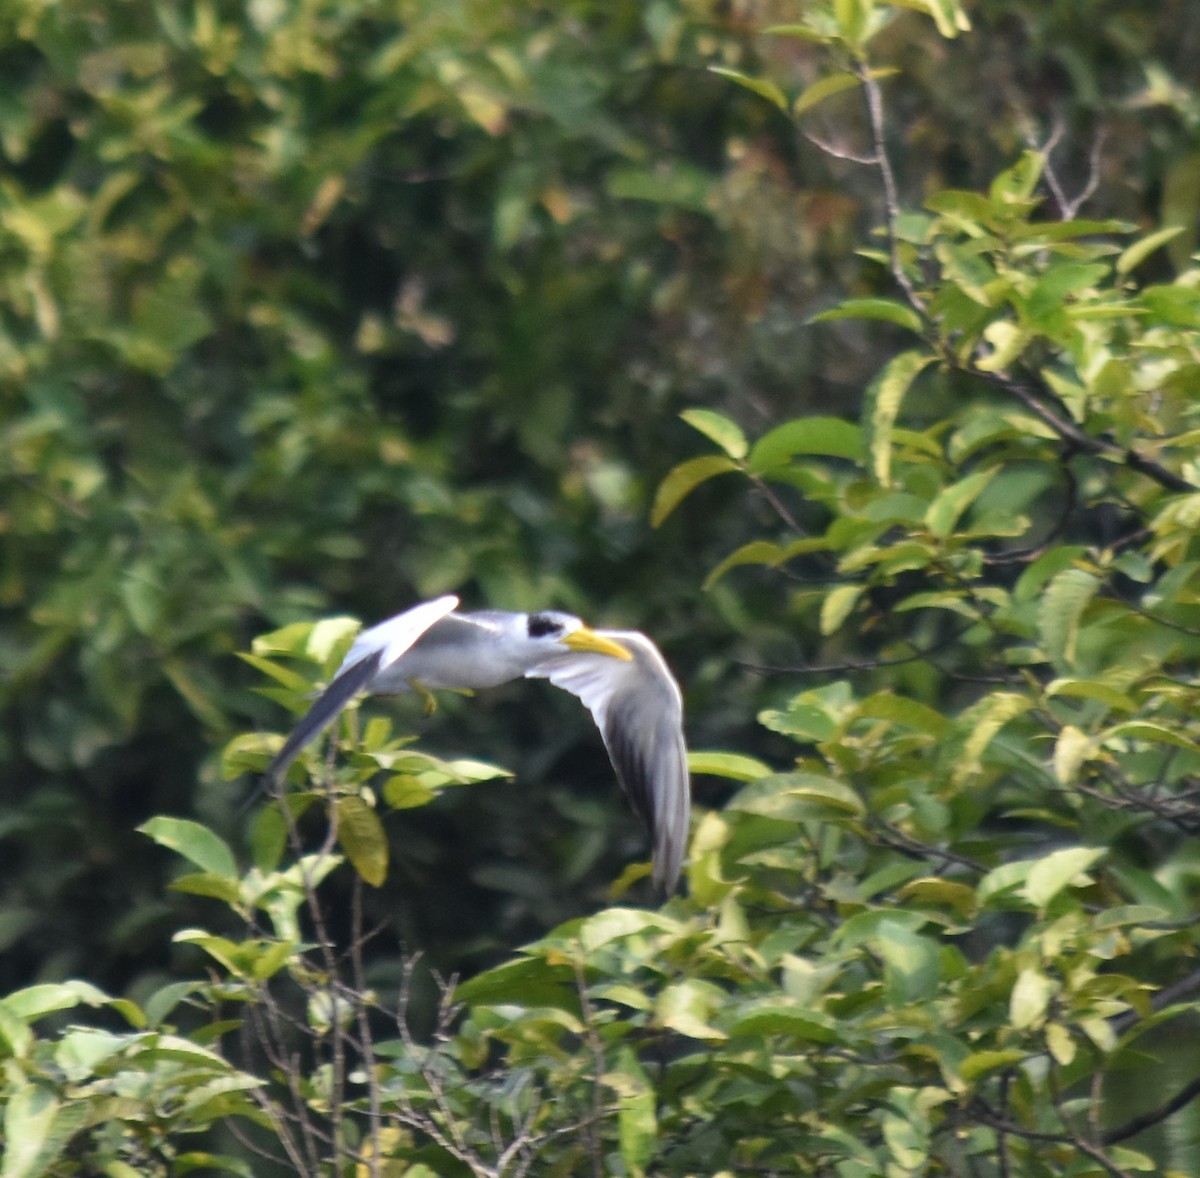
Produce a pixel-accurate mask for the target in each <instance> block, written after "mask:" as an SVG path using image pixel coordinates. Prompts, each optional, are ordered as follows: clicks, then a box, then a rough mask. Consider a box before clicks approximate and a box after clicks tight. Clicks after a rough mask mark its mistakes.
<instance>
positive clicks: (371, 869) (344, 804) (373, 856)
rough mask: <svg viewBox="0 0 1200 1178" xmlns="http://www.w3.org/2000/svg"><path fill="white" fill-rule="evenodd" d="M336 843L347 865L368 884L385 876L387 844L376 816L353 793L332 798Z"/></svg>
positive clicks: (376, 883) (377, 882) (378, 884)
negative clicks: (339, 846) (344, 855)
mask: <svg viewBox="0 0 1200 1178" xmlns="http://www.w3.org/2000/svg"><path fill="white" fill-rule="evenodd" d="M333 805H334V812H335V814H336V817H337V836H338V843H339V844H340V845H341V848H342V850H343V851H345V852H346V858H347V859H349V860H350V864H351V866H352V867H353V868H354V870H355V871H357V872H358V874H359V875H360V876H362V878H363V879H364V880H366V882H367V883H369V884H370V885H371V886H372V887H375V888H378V887H381V886H382V885H383V881H384V880H385V879H387V870H388V843H387V835H386V834H385V833H384V830H383V823H382V822H380V821H379V815H378V814H376V813H375V811H374V810H373V809H372V808H371V807H370V806H368V805H367V803H366V802H365V801H363V799H362V798H360V797H356V796H353V795H351V796H348V797H340V798H336V799H335V800H334V803H333Z"/></svg>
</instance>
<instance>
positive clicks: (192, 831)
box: [138, 816, 238, 879]
mask: <svg viewBox="0 0 1200 1178" xmlns="http://www.w3.org/2000/svg"><path fill="white" fill-rule="evenodd" d="M138 830H139V831H140V832H141V833H142V834H146V835H149V836H150V837H151V838H152V839H153V840H154V841H155V842H156V843H158V844H159V846H163V847H167V848H168V849H170V850H172V851H175V852H176V853H177V854H180V855H182V856H183V857H184V858H185V859H187V860H189V861H191V862H192V863H194V864H195V865H196V866H197V867H199V868H200V869H201V870H203V871H210V872H212V873H213V874H214V875H223V876H225V877H226V878H227V879H237V875H238V870H237V861H236V860H235V859H234V857H233V852H232V851H231V850H230V849H229V845H228V843H226V842H225V840H224V839H222V838H221V837H219V836H218V835H216V834H214V833H213V832H212V831H211V830H209V829H208V827H207V826H202V825H201V824H200V823H199V822H193V821H192V820H191V819H190V818H167V817H164V816H160V817H157V818H151V819H150V820H149V821H147V822H143V823H142V825H141V826H139V827H138Z"/></svg>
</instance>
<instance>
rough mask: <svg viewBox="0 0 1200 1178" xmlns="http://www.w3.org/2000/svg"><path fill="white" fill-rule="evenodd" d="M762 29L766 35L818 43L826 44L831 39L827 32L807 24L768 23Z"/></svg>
mask: <svg viewBox="0 0 1200 1178" xmlns="http://www.w3.org/2000/svg"><path fill="white" fill-rule="evenodd" d="M762 31H763V33H764V34H765V35H766V36H768V37H795V38H797V39H798V40H801V41H813V42H816V43H817V44H820V45H825V44H828V43H829V41H830V40H831V38H830V36H829V34H828V33H822V32H820V31H818V30H817V29H813V28H810V27H809V26H808V25H796V24H791V25H768V26H767V27H766V28H765V29H763V30H762Z"/></svg>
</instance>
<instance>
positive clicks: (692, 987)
mask: <svg viewBox="0 0 1200 1178" xmlns="http://www.w3.org/2000/svg"><path fill="white" fill-rule="evenodd" d="M724 1001H725V993H724V991H723V990H722V989H721V988H720V987H719V986H716V985H714V984H713V983H712V982H706V981H703V980H701V979H699V978H690V979H688V980H686V981H682V982H675V983H674V984H672V985H669V986H667V987H665V988H664V989H663V991H662V993H661V994H660V995H659V996H658V1001H657V1002H655V1004H654V1019H655V1022H656V1023H657V1024H658V1025H659V1026H661V1027H667V1028H669V1029H670V1030H672V1031H678V1032H679V1034H681V1035H686V1036H687V1037H688V1038H689V1039H709V1040H711V1039H727V1038H728V1037H729V1036H728V1035H727V1034H726V1033H725V1032H724V1031H722V1030H720V1029H719V1028H717V1027H714V1026H713V1025H712V1024H711V1022H710V1021H709V1020H710V1019H711V1017H712V1015H713V1013H714V1011H716V1010H717V1009H719V1007H720V1006H721V1005H722V1004H723V1003H724Z"/></svg>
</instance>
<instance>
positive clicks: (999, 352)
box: [975, 319, 1033, 372]
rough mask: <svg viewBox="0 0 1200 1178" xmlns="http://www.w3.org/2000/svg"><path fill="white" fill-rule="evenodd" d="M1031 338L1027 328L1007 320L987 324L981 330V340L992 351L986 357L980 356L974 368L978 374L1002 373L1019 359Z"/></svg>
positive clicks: (1031, 334) (1031, 335)
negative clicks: (984, 341) (982, 339)
mask: <svg viewBox="0 0 1200 1178" xmlns="http://www.w3.org/2000/svg"><path fill="white" fill-rule="evenodd" d="M1032 337H1033V333H1032V332H1031V331H1030V330H1029V329H1028V328H1026V327H1021V326H1020V325H1018V324H1016V323H1012V322H1010V321H1009V320H1007V319H997V320H996V321H995V322H994V323H989V324H988V325H987V327H985V328H984V330H983V338H984V339H985V340H986V341H987V342H988V343H989V344H990V345H991V347H992V350H991V351H990V352H989V353H988V354H987V355H986V356H980V357H979V358H978V359H977V360H976V361H975V367H976V368H978V369H979V371H980V372H1004V371H1005V369H1007V368H1008V367H1009V366H1010V365H1011V364H1012V363H1013V362H1014V361H1015V360H1018V359H1020V356H1021V353H1022V352H1023V351H1024V350H1025V345H1026V344H1027V343H1029V341H1030V339H1031V338H1032Z"/></svg>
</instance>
